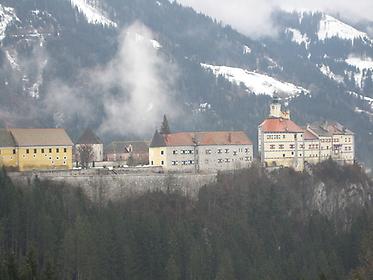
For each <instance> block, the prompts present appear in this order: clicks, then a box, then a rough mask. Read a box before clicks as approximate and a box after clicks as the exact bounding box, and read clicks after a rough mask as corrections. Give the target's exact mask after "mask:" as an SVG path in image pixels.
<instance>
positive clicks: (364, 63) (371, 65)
mask: <svg viewBox="0 0 373 280" xmlns="http://www.w3.org/2000/svg"><path fill="white" fill-rule="evenodd" d="M346 63H347V64H348V65H351V66H354V67H356V69H357V73H355V76H354V77H355V82H356V85H357V86H358V87H360V88H363V85H364V76H365V74H366V71H367V70H372V71H373V60H372V59H371V58H369V57H368V58H364V59H363V58H361V57H352V56H350V57H349V58H348V59H346Z"/></svg>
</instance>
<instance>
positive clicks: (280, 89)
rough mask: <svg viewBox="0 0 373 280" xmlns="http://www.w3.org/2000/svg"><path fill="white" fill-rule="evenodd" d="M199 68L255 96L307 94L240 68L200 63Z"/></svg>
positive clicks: (263, 75)
mask: <svg viewBox="0 0 373 280" xmlns="http://www.w3.org/2000/svg"><path fill="white" fill-rule="evenodd" d="M201 67H202V68H203V69H205V70H210V71H212V73H213V74H214V75H215V76H217V77H218V76H223V77H224V78H226V79H227V80H229V81H230V82H231V83H234V84H237V85H240V84H241V83H242V84H244V85H245V86H246V87H247V88H248V89H249V90H250V91H252V92H253V93H255V94H264V95H269V96H273V95H274V94H280V95H282V97H294V96H297V95H299V94H300V93H302V92H304V93H309V91H308V90H306V89H304V88H302V87H299V86H296V85H294V84H291V83H287V82H281V81H279V80H276V79H275V78H273V77H270V76H268V75H265V74H259V73H256V72H252V71H248V70H245V69H242V68H234V67H228V66H214V65H209V64H204V63H201Z"/></svg>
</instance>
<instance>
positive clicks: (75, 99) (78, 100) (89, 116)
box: [45, 23, 178, 136]
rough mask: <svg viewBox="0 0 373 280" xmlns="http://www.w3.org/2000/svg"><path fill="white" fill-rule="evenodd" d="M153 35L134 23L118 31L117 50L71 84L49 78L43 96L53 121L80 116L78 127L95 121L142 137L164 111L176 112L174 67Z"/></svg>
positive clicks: (106, 131) (116, 131) (104, 130)
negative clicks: (105, 61) (67, 84)
mask: <svg viewBox="0 0 373 280" xmlns="http://www.w3.org/2000/svg"><path fill="white" fill-rule="evenodd" d="M153 38H154V36H153V34H152V32H151V31H150V30H149V29H148V28H147V27H146V26H144V25H143V24H141V23H134V24H133V25H131V26H130V27H129V28H127V29H125V30H123V32H122V33H121V34H120V36H119V48H118V52H117V54H116V55H115V57H114V58H113V59H112V60H111V61H110V62H109V63H108V64H107V65H106V66H104V67H100V68H97V69H94V70H89V71H85V72H83V73H81V77H79V78H78V79H77V80H78V85H77V86H75V87H69V86H66V85H64V84H62V83H61V82H59V81H56V82H53V83H52V84H51V85H50V87H49V91H48V94H47V97H46V99H45V101H46V107H47V109H48V111H49V112H50V113H51V114H53V118H54V121H55V123H56V125H59V126H69V125H72V123H73V122H74V121H76V120H78V121H79V123H80V125H81V126H84V125H90V124H92V123H95V124H96V125H97V123H99V131H100V132H101V133H102V134H110V135H122V136H125V135H139V136H142V135H149V134H151V133H152V132H153V131H154V129H155V128H156V127H157V126H158V125H159V123H160V121H161V120H162V116H163V114H164V113H167V114H169V115H171V116H174V117H176V115H175V112H177V111H178V110H177V106H176V103H175V102H174V94H173V93H174V82H175V80H176V79H177V72H178V71H177V67H176V66H175V65H174V64H172V63H171V62H169V61H168V60H167V59H166V58H165V57H164V56H163V55H162V53H161V51H160V50H159V47H160V46H159V45H158V44H157V43H156V41H154V39H153ZM83 88H84V90H82V89H83ZM87 89H88V90H87ZM87 91H89V94H88V95H87ZM82 92H84V94H86V95H84V94H82Z"/></svg>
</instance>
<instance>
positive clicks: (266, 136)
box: [258, 102, 355, 170]
mask: <svg viewBox="0 0 373 280" xmlns="http://www.w3.org/2000/svg"><path fill="white" fill-rule="evenodd" d="M284 114H285V116H289V118H284ZM258 151H259V154H260V157H261V162H262V163H263V164H264V165H265V166H267V167H292V168H294V169H296V170H303V169H304V166H305V164H307V163H309V164H317V163H319V162H322V161H325V160H327V159H329V158H331V159H333V160H335V161H337V162H339V163H340V164H353V163H354V160H355V143H354V134H353V133H352V132H351V131H350V130H348V129H346V128H344V127H343V126H342V125H341V124H339V123H328V122H324V123H318V124H313V125H311V126H307V127H306V128H305V129H302V128H300V127H299V126H297V125H296V124H295V123H294V122H293V121H291V120H290V114H288V113H281V105H280V104H278V103H277V102H276V103H274V104H271V107H270V117H269V118H268V119H266V120H265V121H264V122H263V123H262V124H261V125H260V126H259V127H258Z"/></svg>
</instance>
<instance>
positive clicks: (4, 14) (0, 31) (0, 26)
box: [0, 4, 19, 42]
mask: <svg viewBox="0 0 373 280" xmlns="http://www.w3.org/2000/svg"><path fill="white" fill-rule="evenodd" d="M13 20H18V21H19V19H18V18H17V16H16V13H15V11H14V9H13V8H10V7H4V6H2V5H1V4H0V42H1V41H2V40H4V38H5V37H6V34H5V31H6V29H7V28H8V25H9V24H10V23H11V22H12V21H13Z"/></svg>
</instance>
